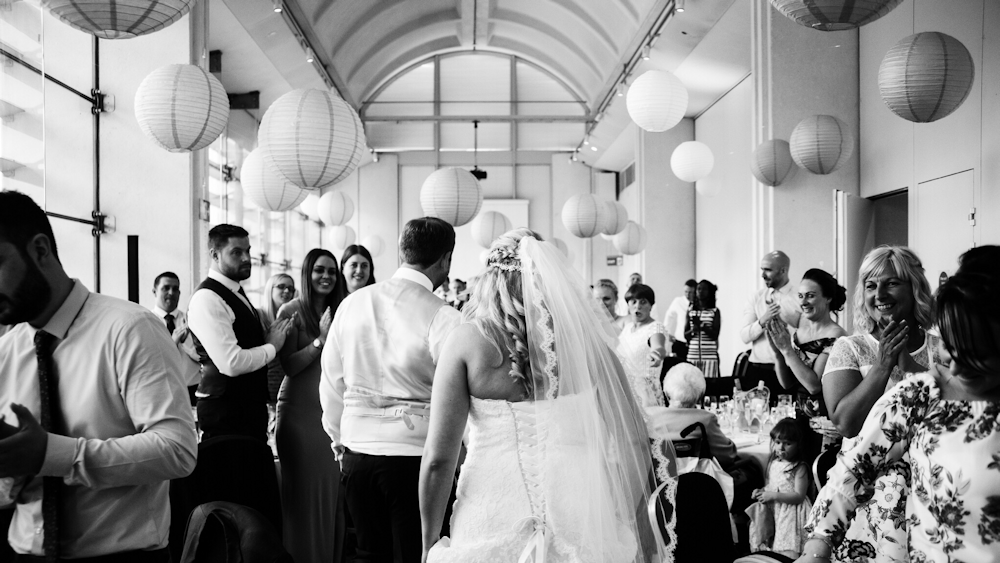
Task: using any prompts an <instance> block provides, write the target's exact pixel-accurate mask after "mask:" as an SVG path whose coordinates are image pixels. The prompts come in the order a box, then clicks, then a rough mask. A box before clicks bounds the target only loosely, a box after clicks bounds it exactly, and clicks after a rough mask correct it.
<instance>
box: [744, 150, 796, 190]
mask: <svg viewBox="0 0 1000 563" xmlns="http://www.w3.org/2000/svg"><path fill="white" fill-rule="evenodd" d="M792 165H793V161H792V152H791V149H790V148H789V146H788V143H787V142H786V141H782V140H781V139H771V140H770V141H764V142H763V143H761V144H760V145H758V146H757V148H756V149H754V151H753V156H752V157H751V158H750V172H751V173H752V174H753V175H754V177H755V178H757V181H759V182H760V183H761V184H764V185H765V186H780V185H781V183H782V182H784V181H785V178H787V177H788V173H789V172H791V171H792Z"/></svg>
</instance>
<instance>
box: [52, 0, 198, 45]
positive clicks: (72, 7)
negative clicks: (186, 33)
mask: <svg viewBox="0 0 1000 563" xmlns="http://www.w3.org/2000/svg"><path fill="white" fill-rule="evenodd" d="M195 1H196V0H155V1H153V0H42V6H44V7H45V9H47V10H48V11H49V13H51V14H52V15H53V16H55V17H57V18H59V19H60V20H62V21H63V23H66V24H68V25H71V26H73V27H75V28H77V29H79V30H80V31H85V32H87V33H89V34H91V35H96V36H97V37H100V38H101V39H129V38H131V37H136V36H139V35H145V34H147V33H153V32H155V31H159V30H161V29H163V28H165V27H167V26H168V25H170V24H172V23H174V22H175V21H177V20H179V19H181V17H183V16H184V14H186V13H188V10H190V9H191V6H193V5H194V3H195Z"/></svg>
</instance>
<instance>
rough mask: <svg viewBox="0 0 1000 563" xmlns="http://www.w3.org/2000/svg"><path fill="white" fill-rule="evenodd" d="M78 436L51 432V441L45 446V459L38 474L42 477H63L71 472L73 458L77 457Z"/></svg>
mask: <svg viewBox="0 0 1000 563" xmlns="http://www.w3.org/2000/svg"><path fill="white" fill-rule="evenodd" d="M77 440H78V438H73V437H71V436H61V435H59V434H53V433H51V432H49V441H48V444H47V445H46V446H45V460H44V461H43V462H42V468H41V470H39V472H38V474H39V475H41V476H42V477H63V478H65V477H66V476H67V475H69V474H70V471H71V470H72V468H73V460H74V459H75V458H76V442H77Z"/></svg>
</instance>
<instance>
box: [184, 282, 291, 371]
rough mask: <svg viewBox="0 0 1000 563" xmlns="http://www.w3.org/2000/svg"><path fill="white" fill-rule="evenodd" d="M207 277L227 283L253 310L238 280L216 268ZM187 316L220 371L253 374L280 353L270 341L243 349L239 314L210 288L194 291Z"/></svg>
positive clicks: (228, 287)
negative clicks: (239, 338) (235, 329)
mask: <svg viewBox="0 0 1000 563" xmlns="http://www.w3.org/2000/svg"><path fill="white" fill-rule="evenodd" d="M208 277H210V278H212V279H213V280H215V281H217V282H219V283H221V284H222V285H224V286H226V288H227V289H229V290H230V291H232V292H233V293H235V294H236V297H237V298H238V299H239V300H240V301H242V302H244V303H246V306H247V307H248V308H249V309H250V310H251V311H253V310H254V308H253V306H251V305H250V302H249V301H247V300H246V298H244V297H243V296H242V295H240V294H239V290H240V284H239V282H236V281H233V280H231V279H229V278H227V277H226V276H225V275H223V274H221V273H219V272H216V271H215V270H209V271H208ZM254 314H255V315H256V313H254ZM187 316H188V326H189V327H191V331H192V332H194V333H195V334H196V335H197V336H198V341H199V342H201V345H202V346H203V347H204V348H205V351H206V352H208V357H209V358H211V359H212V362H213V363H214V364H215V367H216V368H218V370H219V373H222V374H225V375H228V376H230V377H235V376H237V375H243V374H244V373H252V372H254V371H257V370H259V369H260V368H262V367H264V366H266V365H267V363H268V362H270V361H271V360H273V359H274V356H275V355H276V353H277V351H276V350H275V349H274V346H273V345H271V344H263V345H261V346H257V347H254V348H241V347H240V344H239V342H238V341H237V340H236V333H235V332H233V323H234V322H236V314H235V313H233V310H232V309H230V308H229V305H227V304H226V302H225V301H223V300H222V297H219V294H217V293H215V292H214V291H212V290H210V289H199V290H198V291H195V292H194V295H192V296H191V301H190V302H189V303H188V312H187Z"/></svg>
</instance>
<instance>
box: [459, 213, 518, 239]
mask: <svg viewBox="0 0 1000 563" xmlns="http://www.w3.org/2000/svg"><path fill="white" fill-rule="evenodd" d="M469 226H470V227H471V231H472V240H474V241H476V244H478V245H479V246H482V247H483V248H489V247H490V245H491V244H493V241H495V240H496V239H497V238H498V237H499V236H500V235H502V234H504V233H506V232H507V231H509V230H510V228H511V224H510V219H508V218H507V216H506V215H504V214H503V213H499V212H497V211H484V212H483V213H480V214H479V215H477V216H476V218H475V219H473V220H472V224H471V225H469Z"/></svg>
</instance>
